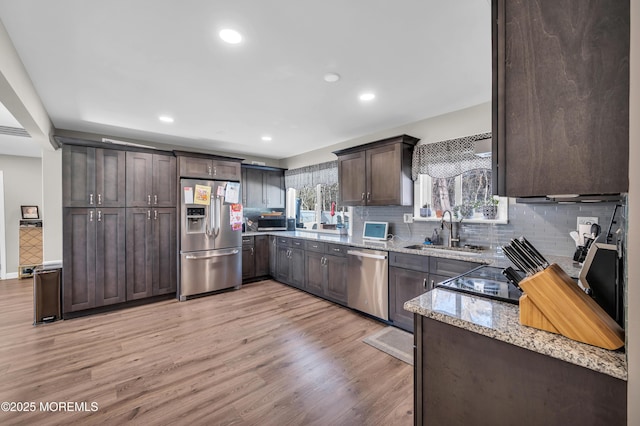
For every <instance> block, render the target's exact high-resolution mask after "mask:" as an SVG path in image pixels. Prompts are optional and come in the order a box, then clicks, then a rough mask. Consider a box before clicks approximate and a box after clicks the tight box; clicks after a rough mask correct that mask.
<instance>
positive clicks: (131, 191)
mask: <svg viewBox="0 0 640 426" xmlns="http://www.w3.org/2000/svg"><path fill="white" fill-rule="evenodd" d="M152 179H153V155H151V154H145V153H142V152H127V207H151V205H152V199H151V195H152V194H151V193H152V191H153V181H152Z"/></svg>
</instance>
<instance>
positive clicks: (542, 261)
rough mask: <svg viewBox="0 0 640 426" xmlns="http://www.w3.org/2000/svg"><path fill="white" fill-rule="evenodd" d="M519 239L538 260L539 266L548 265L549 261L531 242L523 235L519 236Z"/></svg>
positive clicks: (545, 266)
mask: <svg viewBox="0 0 640 426" xmlns="http://www.w3.org/2000/svg"><path fill="white" fill-rule="evenodd" d="M519 240H520V242H521V243H522V244H523V245H524V246H525V247H526V248H527V249H529V251H530V252H531V253H532V254H533V256H534V257H535V258H536V259H537V260H538V262H539V264H540V266H542V268H543V269H546V268H548V267H549V262H548V261H547V259H545V258H544V256H543V255H542V254H541V253H540V252H539V251H538V249H536V248H535V247H534V246H533V244H531V243H530V242H529V241H528V240H527V239H526V238H525V237H524V236H522V237H520V238H519Z"/></svg>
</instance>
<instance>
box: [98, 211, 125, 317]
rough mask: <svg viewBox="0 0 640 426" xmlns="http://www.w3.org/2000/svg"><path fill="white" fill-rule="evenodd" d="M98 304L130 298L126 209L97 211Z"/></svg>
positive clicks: (102, 304)
mask: <svg viewBox="0 0 640 426" xmlns="http://www.w3.org/2000/svg"><path fill="white" fill-rule="evenodd" d="M95 220H96V283H95V286H96V290H95V291H96V306H104V305H112V304H114V303H121V302H124V301H126V300H127V293H126V280H127V276H126V269H125V265H126V240H125V231H126V214H125V209H124V208H105V209H97V210H96V218H95Z"/></svg>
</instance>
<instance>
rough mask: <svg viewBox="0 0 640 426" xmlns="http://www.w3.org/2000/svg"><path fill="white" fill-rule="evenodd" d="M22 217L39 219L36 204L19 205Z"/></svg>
mask: <svg viewBox="0 0 640 426" xmlns="http://www.w3.org/2000/svg"><path fill="white" fill-rule="evenodd" d="M20 208H21V209H22V218H23V219H40V214H39V213H38V206H20Z"/></svg>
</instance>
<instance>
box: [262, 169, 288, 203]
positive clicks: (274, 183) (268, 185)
mask: <svg viewBox="0 0 640 426" xmlns="http://www.w3.org/2000/svg"><path fill="white" fill-rule="evenodd" d="M263 184H264V193H265V198H266V202H267V207H269V208H273V209H280V208H281V209H283V208H284V204H285V193H284V172H282V171H280V170H264V175H263Z"/></svg>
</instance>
